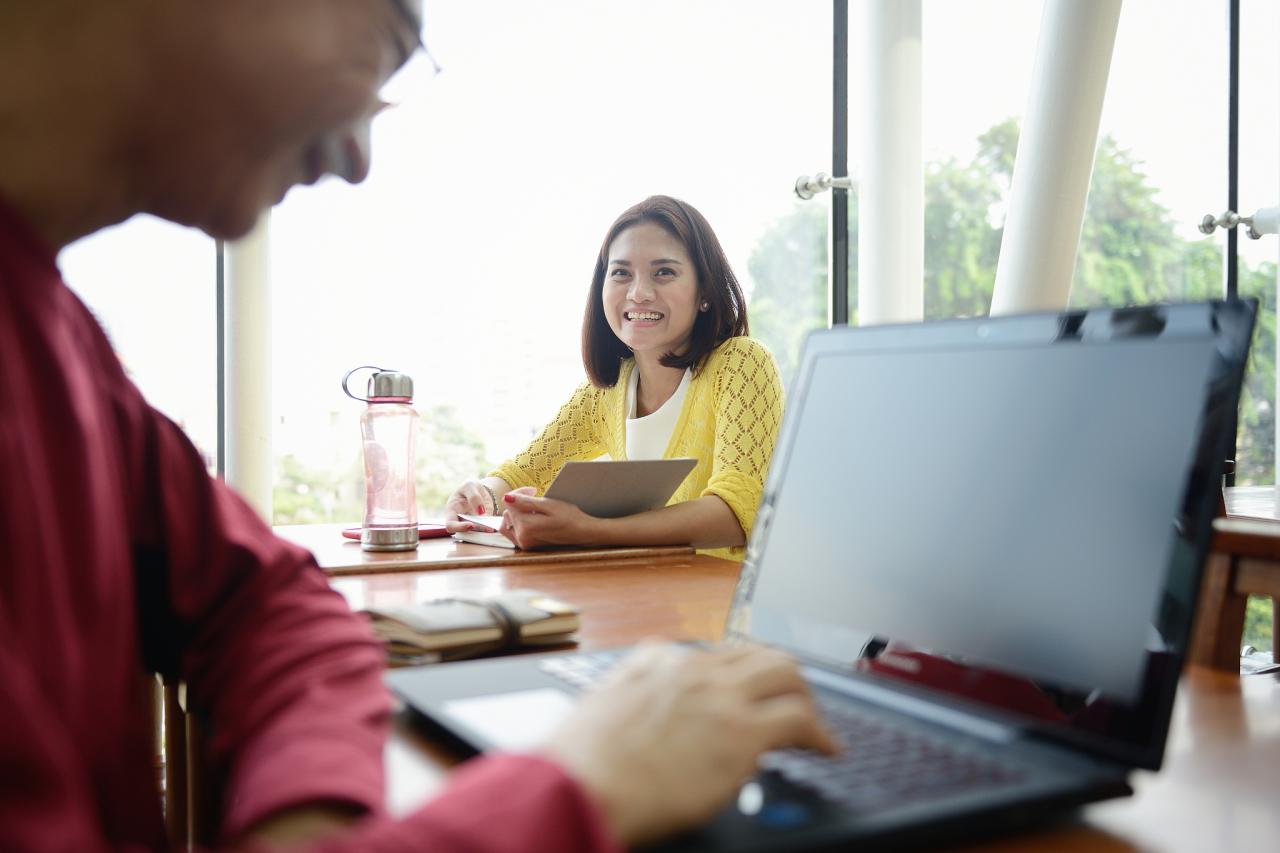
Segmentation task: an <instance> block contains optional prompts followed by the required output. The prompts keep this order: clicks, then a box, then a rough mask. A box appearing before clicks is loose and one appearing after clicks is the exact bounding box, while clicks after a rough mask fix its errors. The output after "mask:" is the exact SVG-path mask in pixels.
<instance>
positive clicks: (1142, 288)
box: [748, 119, 1276, 484]
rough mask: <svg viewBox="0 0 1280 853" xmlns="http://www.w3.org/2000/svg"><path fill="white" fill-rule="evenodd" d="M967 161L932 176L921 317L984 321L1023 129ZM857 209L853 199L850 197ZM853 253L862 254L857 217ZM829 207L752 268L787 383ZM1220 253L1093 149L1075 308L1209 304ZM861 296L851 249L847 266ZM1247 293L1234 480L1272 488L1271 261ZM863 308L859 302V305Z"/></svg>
mask: <svg viewBox="0 0 1280 853" xmlns="http://www.w3.org/2000/svg"><path fill="white" fill-rule="evenodd" d="M977 142H978V145H977V152H976V153H975V155H974V157H973V159H972V160H971V161H970V162H967V163H965V162H961V161H959V160H957V159H955V158H952V159H948V160H945V161H943V162H940V163H933V164H930V165H929V166H928V167H927V168H926V172H925V213H924V216H925V264H924V266H925V273H924V276H925V277H924V311H925V317H927V318H941V317H956V316H974V315H982V314H985V313H987V311H988V310H989V308H990V304H991V292H992V289H993V287H994V284H995V271H996V262H997V259H998V257H999V250H1000V240H1001V237H1002V234H1003V225H1004V223H1003V217H1004V210H1005V208H1006V207H1007V203H1008V197H1009V189H1010V183H1011V180H1012V174H1013V164H1014V159H1015V156H1016V153H1017V145H1018V123H1017V121H1016V120H1014V119H1009V120H1006V121H1004V122H1001V123H1000V124H997V125H996V126H994V127H992V128H991V129H990V130H988V131H986V132H985V133H983V134H982V135H981V136H980V137H979V138H978V140H977ZM851 195H852V196H853V197H852V199H851V213H852V212H853V211H856V208H857V204H856V195H853V194H851ZM854 218H855V223H854V227H853V228H852V229H851V237H850V241H851V245H854V246H856V244H857V240H856V232H857V229H856V216H855V217H854ZM826 246H827V238H826V213H825V205H821V204H815V203H812V202H810V203H805V204H798V205H797V206H796V208H795V209H794V210H793V211H792V212H791V213H790V214H788V215H787V216H785V217H782V218H781V219H779V220H778V221H777V222H776V223H775V224H774V226H773V227H772V228H771V229H769V230H768V231H767V232H766V233H765V234H764V235H763V236H762V237H761V239H760V241H759V243H758V244H757V245H756V247H755V250H754V252H753V253H752V255H751V258H750V260H749V262H748V268H749V269H750V271H751V276H752V279H753V281H754V287H753V289H752V292H751V301H750V306H751V322H752V329H753V332H754V333H755V334H756V335H757V336H758V337H760V338H761V339H762V340H764V342H765V343H766V344H768V345H769V347H770V348H771V349H772V350H773V351H774V354H775V356H776V357H777V358H778V361H779V364H780V366H781V367H782V370H783V376H784V378H789V377H790V375H791V373H792V372H793V370H794V368H795V365H796V363H797V361H798V357H799V351H800V345H801V342H802V340H803V338H804V335H805V334H806V333H807V332H808V331H809V330H810V329H812V328H816V327H819V326H821V325H823V323H824V322H825V317H826V307H825V306H826V275H827V270H826V265H827V251H826ZM1222 266H1223V265H1222V253H1221V250H1220V249H1219V248H1218V247H1217V246H1216V245H1215V244H1214V242H1213V241H1212V240H1211V239H1208V238H1204V239H1195V240H1186V239H1183V238H1181V237H1179V236H1178V234H1177V229H1176V228H1175V225H1174V223H1173V220H1172V217H1171V216H1170V214H1169V211H1168V210H1167V209H1166V208H1165V207H1164V206H1163V205H1161V204H1160V203H1159V201H1158V198H1157V190H1156V188H1155V187H1154V186H1152V184H1151V182H1150V179H1149V178H1148V177H1147V175H1146V173H1145V171H1144V166H1143V164H1142V162H1141V161H1139V160H1138V159H1137V158H1135V157H1134V156H1133V155H1132V153H1130V152H1129V151H1127V150H1125V149H1124V148H1122V147H1121V146H1120V145H1119V144H1118V143H1117V142H1116V141H1115V140H1114V139H1112V138H1111V137H1109V136H1108V137H1103V138H1102V140H1101V141H1100V142H1099V145H1098V152H1097V156H1096V158H1095V161H1094V169H1093V176H1092V179H1091V182H1090V187H1089V196H1088V202H1087V206H1086V211H1085V220H1084V224H1083V227H1082V229H1081V235H1080V245H1079V250H1078V253H1077V258H1076V268H1075V271H1074V274H1073V279H1072V288H1071V305H1072V306H1073V307H1089V306H1101V305H1106V306H1124V305H1134V304H1141V303H1148V302H1161V301H1185V300H1195V299H1207V298H1211V297H1214V296H1219V295H1221V294H1222V292H1223V278H1222ZM850 267H851V269H850V281H851V282H853V283H854V284H853V286H852V287H851V291H852V293H851V296H850V298H851V300H854V297H855V296H856V292H857V290H856V279H857V273H856V267H857V260H856V252H855V253H854V257H853V258H851V263H850ZM1239 291H1240V293H1241V295H1245V296H1250V295H1251V296H1256V297H1258V298H1259V300H1260V301H1261V303H1262V305H1263V310H1262V312H1261V315H1260V317H1259V322H1258V331H1257V336H1256V338H1255V341H1254V346H1253V350H1252V353H1251V355H1250V359H1249V371H1248V375H1247V377H1246V386H1245V389H1244V393H1243V395H1242V400H1241V413H1240V436H1239V450H1238V453H1237V459H1238V466H1237V482H1238V483H1241V484H1249V483H1267V482H1274V472H1273V468H1272V460H1273V459H1274V451H1275V406H1276V401H1275V375H1276V374H1275V347H1276V343H1275V341H1276V316H1275V304H1276V300H1275V265H1274V264H1263V265H1262V266H1261V267H1260V268H1259V269H1257V270H1250V269H1249V268H1248V267H1246V266H1243V265H1242V266H1241V269H1240V281H1239ZM855 304H856V302H855Z"/></svg>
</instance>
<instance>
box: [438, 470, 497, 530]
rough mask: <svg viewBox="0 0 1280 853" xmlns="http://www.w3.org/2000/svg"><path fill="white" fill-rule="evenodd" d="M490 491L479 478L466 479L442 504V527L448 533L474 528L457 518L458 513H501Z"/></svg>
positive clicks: (472, 525)
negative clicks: (494, 503) (446, 501)
mask: <svg viewBox="0 0 1280 853" xmlns="http://www.w3.org/2000/svg"><path fill="white" fill-rule="evenodd" d="M490 495H491V493H490V491H489V490H488V489H486V488H485V485H484V483H481V482H480V481H479V480H468V481H467V482H465V483H463V484H462V485H461V486H458V488H457V489H456V490H455V491H454V493H453V494H452V495H450V496H449V502H448V503H446V504H445V505H444V527H445V530H448V531H449V532H450V533H461V532H462V531H464V530H475V525H474V524H471V523H470V522H468V521H463V520H462V519H460V518H458V516H459V515H501V513H502V510H501V508H499V507H495V506H494V505H493V498H492V497H491V496H490Z"/></svg>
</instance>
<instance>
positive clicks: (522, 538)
mask: <svg viewBox="0 0 1280 853" xmlns="http://www.w3.org/2000/svg"><path fill="white" fill-rule="evenodd" d="M502 501H503V505H504V506H505V507H506V512H505V513H504V515H505V516H506V521H505V522H504V523H503V525H502V533H503V534H504V535H505V536H506V537H507V538H508V539H510V540H511V541H512V542H514V543H516V546H517V547H519V548H524V549H526V550H528V549H532V548H542V547H545V546H547V545H585V544H590V534H589V530H590V527H591V525H592V524H593V523H595V522H598V521H599V519H596V518H595V517H593V516H590V515H587V514H586V513H585V512H583V511H582V510H580V509H578V508H577V507H576V506H574V505H573V504H571V503H565V502H564V501H558V500H554V499H552V498H540V497H538V495H537V490H535V489H532V488H529V487H525V488H520V489H514V490H512V491H510V492H507V493H506V494H505V495H503V497H502Z"/></svg>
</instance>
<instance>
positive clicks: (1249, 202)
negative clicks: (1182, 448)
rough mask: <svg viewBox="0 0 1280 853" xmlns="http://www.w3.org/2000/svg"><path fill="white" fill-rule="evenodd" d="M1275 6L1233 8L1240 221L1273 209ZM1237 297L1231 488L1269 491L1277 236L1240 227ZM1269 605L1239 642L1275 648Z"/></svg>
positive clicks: (1278, 133)
mask: <svg viewBox="0 0 1280 853" xmlns="http://www.w3.org/2000/svg"><path fill="white" fill-rule="evenodd" d="M1277 38H1280V6H1278V5H1277V4H1276V3H1274V2H1271V0H1243V2H1241V4H1240V184H1239V200H1240V205H1239V206H1240V210H1239V213H1241V214H1242V215H1249V214H1252V213H1253V212H1255V211H1256V210H1258V209H1259V208H1265V207H1275V206H1277V205H1280V99H1278V98H1277V97H1276V93H1277V92H1280V58H1278V57H1277V54H1276V51H1275V46H1276V40H1277ZM1240 232H1241V233H1240V235H1239V238H1238V241H1237V246H1238V249H1239V267H1238V276H1239V279H1238V281H1239V289H1240V295H1241V296H1255V297H1257V298H1258V300H1259V302H1260V303H1261V305H1262V310H1261V314H1260V316H1259V317H1258V331H1257V334H1256V335H1255V336H1254V340H1253V350H1252V352H1251V354H1250V359H1249V362H1250V365H1249V374H1248V376H1247V377H1246V380H1245V382H1246V389H1245V398H1244V400H1243V401H1242V402H1241V405H1240V433H1239V441H1238V446H1237V448H1236V467H1237V475H1236V483H1237V485H1257V484H1274V483H1275V482H1276V477H1275V471H1276V468H1275V447H1276V444H1275V442H1276V416H1275V412H1276V287H1277V261H1280V236H1276V235H1267V236H1263V237H1262V238H1261V239H1258V240H1250V239H1249V237H1248V235H1247V233H1246V229H1245V227H1244V226H1241V227H1240ZM1271 613H1272V602H1271V600H1270V599H1264V598H1252V599H1250V601H1249V611H1248V617H1247V620H1246V623H1245V632H1244V641H1245V644H1246V645H1252V646H1254V647H1256V648H1258V649H1264V650H1270V649H1272V648H1273V647H1274V646H1273V644H1274V637H1273V636H1272V632H1273V629H1274V623H1273V621H1272V618H1271Z"/></svg>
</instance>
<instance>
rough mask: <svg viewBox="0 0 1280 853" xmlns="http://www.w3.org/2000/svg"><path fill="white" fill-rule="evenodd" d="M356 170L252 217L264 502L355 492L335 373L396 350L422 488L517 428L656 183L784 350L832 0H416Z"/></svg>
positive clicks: (560, 392)
mask: <svg viewBox="0 0 1280 853" xmlns="http://www.w3.org/2000/svg"><path fill="white" fill-rule="evenodd" d="M424 36H425V40H426V42H427V44H428V45H429V47H430V49H431V51H432V54H433V55H434V57H435V59H436V60H437V61H438V63H439V65H440V67H441V69H442V71H441V72H440V73H439V74H438V75H433V74H432V67H431V63H430V62H429V61H428V60H427V59H426V58H425V57H423V56H419V57H418V58H417V59H415V60H414V61H413V63H412V64H411V67H409V68H406V69H405V72H404V73H403V75H402V77H401V78H400V79H398V80H396V81H394V82H393V85H392V87H391V89H390V99H391V100H394V101H398V102H399V105H398V106H396V107H395V108H393V109H390V110H388V111H386V112H385V114H383V115H382V116H380V117H379V118H378V120H377V121H376V122H375V126H374V141H373V147H374V159H373V170H372V173H371V175H370V178H369V180H368V181H367V183H366V185H364V186H361V187H355V188H353V187H347V186H344V185H341V184H338V183H335V182H326V183H323V184H321V185H320V186H318V187H317V188H315V189H311V190H296V191H294V193H293V194H291V195H290V196H289V198H288V199H287V200H286V201H285V203H284V204H283V206H282V207H281V208H280V209H279V210H278V211H277V213H276V214H275V216H274V217H273V220H272V274H273V297H274V300H275V302H274V309H273V311H274V315H273V324H274V325H273V341H274V365H275V377H274V396H275V406H276V413H277V416H278V417H277V427H276V432H275V436H274V447H275V453H276V456H277V465H278V468H277V481H276V482H277V486H276V492H275V496H274V498H275V500H274V502H275V520H276V522H277V523H291V522H298V523H301V522H312V521H323V520H334V521H350V520H354V519H358V518H359V516H360V512H361V504H360V501H361V497H360V479H361V476H360V470H361V469H360V465H361V463H360V441H359V435H358V432H357V425H356V424H357V418H358V415H359V412H360V404H359V403H356V402H354V401H352V400H350V399H348V398H346V397H344V396H343V395H342V394H341V392H340V390H339V380H340V379H341V378H342V376H343V374H344V373H345V372H346V371H347V370H349V369H350V368H352V367H355V366H356V365H362V364H373V365H379V366H383V367H387V368H395V369H399V370H402V371H405V372H407V373H409V374H410V375H412V376H413V378H414V380H415V382H416V387H417V400H416V407H417V409H418V410H419V412H420V414H421V415H422V418H421V422H422V434H421V436H420V442H419V449H418V459H419V466H420V478H419V498H418V503H419V507H420V511H421V514H422V516H423V517H424V518H427V519H429V518H432V517H433V514H434V513H438V512H439V510H440V508H441V507H442V506H443V503H444V500H445V498H446V497H447V495H448V493H449V492H450V491H451V490H452V489H453V487H454V486H455V485H457V484H458V483H459V482H461V481H462V480H463V479H465V478H467V477H474V476H476V475H479V474H482V473H485V472H486V471H487V470H488V469H489V467H490V466H492V465H494V464H495V463H498V462H500V461H502V460H504V459H506V458H508V457H509V456H511V455H512V454H514V453H515V452H516V451H518V450H519V449H521V448H522V447H523V446H524V444H525V443H526V442H528V440H529V439H530V438H531V437H532V436H533V434H534V433H535V431H536V430H538V429H539V428H541V427H542V426H543V425H544V424H545V423H546V422H547V421H548V420H550V418H551V417H552V416H553V415H554V414H555V412H556V410H557V408H558V407H559V405H560V404H561V403H562V402H563V401H564V400H565V399H567V398H568V396H569V394H570V393H571V392H572V390H573V389H574V387H575V386H576V385H577V384H578V383H579V382H581V381H582V380H583V378H584V374H583V369H582V364H581V359H580V354H579V343H578V341H579V330H580V323H581V318H582V313H583V307H584V303H585V298H586V292H587V286H588V284H589V280H590V276H591V271H592V267H593V264H594V261H595V256H596V253H597V252H598V250H599V245H600V241H601V239H602V238H603V236H604V233H605V231H606V230H607V229H608V227H609V225H610V224H611V223H612V221H613V220H614V218H615V217H616V216H617V215H618V214H619V213H621V212H622V211H623V210H624V209H626V208H627V207H629V206H630V205H631V204H633V203H635V202H637V201H639V200H641V199H643V198H645V197H646V196H648V195H651V194H655V193H665V194H669V195H674V196H677V197H680V198H683V199H685V200H686V201H688V202H690V203H692V204H693V205H694V206H695V207H697V208H698V209H699V210H701V211H702V213H703V214H705V215H706V217H707V219H708V220H709V221H710V223H711V225H712V227H713V228H714V229H715V230H716V232H717V234H718V236H719V237H720V240H721V242H722V243H723V245H724V247H725V249H726V251H727V253H728V255H729V259H730V261H731V263H732V264H733V267H734V269H735V271H736V273H737V274H738V276H739V278H740V279H741V280H742V282H743V285H744V289H745V290H746V291H747V294H748V304H749V307H750V320H751V325H752V329H753V332H754V333H755V334H756V335H757V336H758V337H761V338H762V339H763V340H764V341H765V342H766V343H767V344H768V345H769V346H770V347H771V348H772V349H773V350H774V352H775V354H776V355H777V356H778V359H779V361H780V362H781V363H782V365H783V370H784V372H786V371H788V370H789V369H790V365H792V364H793V363H794V358H795V353H796V352H797V350H798V345H799V340H800V338H801V336H802V333H803V331H805V330H807V329H808V328H811V327H813V326H820V325H824V324H825V321H826V308H825V304H826V302H825V282H826V249H825V244H826V202H825V201H823V200H816V201H815V202H808V203H803V202H799V201H797V200H796V199H795V196H794V194H793V192H792V187H793V185H794V183H795V179H796V177H797V175H799V174H802V173H809V174H812V173H813V172H815V171H818V170H820V169H826V168H829V164H830V138H831V120H830V115H831V82H830V81H831V7H830V4H816V3H815V4H793V5H790V6H786V7H782V6H779V5H777V4H776V3H772V2H700V3H686V2H677V1H676V0H663V2H653V3H648V4H645V6H644V9H643V14H640V13H637V7H636V6H635V5H634V4H631V3H622V2H610V3H599V2H585V0H583V2H566V3H555V4H550V5H548V4H529V3H520V2H504V3H501V4H497V5H495V4H475V3H470V2H465V0H452V2H441V0H436V2H432V3H429V4H427V9H426V26H425V30H424Z"/></svg>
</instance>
